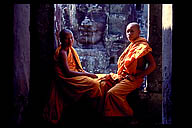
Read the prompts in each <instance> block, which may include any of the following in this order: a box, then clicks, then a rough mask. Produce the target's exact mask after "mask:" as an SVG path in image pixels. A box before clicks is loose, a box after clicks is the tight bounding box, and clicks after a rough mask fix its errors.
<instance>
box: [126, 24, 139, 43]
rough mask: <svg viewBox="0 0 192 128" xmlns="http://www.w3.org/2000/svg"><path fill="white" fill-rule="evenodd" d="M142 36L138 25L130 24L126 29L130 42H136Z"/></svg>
mask: <svg viewBox="0 0 192 128" xmlns="http://www.w3.org/2000/svg"><path fill="white" fill-rule="evenodd" d="M139 34H140V30H139V28H138V26H137V25H132V24H129V25H128V26H127V28H126V36H127V39H128V40H129V41H130V42H133V41H135V40H136V39H137V38H138V37H139Z"/></svg>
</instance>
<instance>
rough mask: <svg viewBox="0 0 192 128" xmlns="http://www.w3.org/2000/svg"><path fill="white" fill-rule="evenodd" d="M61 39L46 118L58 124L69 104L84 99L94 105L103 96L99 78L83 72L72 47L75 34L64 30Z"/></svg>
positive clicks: (60, 35)
mask: <svg viewBox="0 0 192 128" xmlns="http://www.w3.org/2000/svg"><path fill="white" fill-rule="evenodd" d="M59 37H60V42H61V45H60V46H59V47H58V48H57V49H56V52H55V55H54V61H55V73H56V74H55V75H56V77H55V81H54V82H53V84H52V85H51V86H52V87H51V96H50V100H49V104H48V105H49V107H46V110H45V111H47V113H48V114H49V115H45V117H46V118H48V120H49V121H51V122H52V123H58V121H59V120H60V119H61V115H62V112H63V109H64V108H66V107H67V106H68V105H69V104H71V103H74V102H77V101H79V100H80V99H81V98H82V97H83V98H87V99H91V102H92V101H93V104H97V103H96V102H97V101H98V99H99V98H100V97H101V96H102V93H101V90H100V87H99V86H100V85H99V82H98V81H97V80H96V79H94V78H97V76H96V75H95V74H92V73H88V72H85V71H84V70H83V68H82V66H81V63H80V59H79V56H78V54H77V52H76V51H75V49H74V48H73V47H72V45H73V42H74V37H73V33H72V32H71V31H70V30H68V29H63V30H62V31H61V32H60V34H59ZM66 97H67V98H70V100H69V99H67V98H66ZM95 107H96V106H95ZM48 109H49V110H48Z"/></svg>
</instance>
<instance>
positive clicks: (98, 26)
mask: <svg viewBox="0 0 192 128" xmlns="http://www.w3.org/2000/svg"><path fill="white" fill-rule="evenodd" d="M79 32H80V33H79V40H78V41H79V43H81V44H86V45H89V44H97V43H98V42H99V41H101V40H102V38H103V33H104V24H103V23H100V22H95V21H94V20H91V19H89V18H88V17H87V16H86V17H85V19H84V20H83V21H82V22H81V24H80V26H79Z"/></svg>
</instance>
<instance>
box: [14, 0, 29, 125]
mask: <svg viewBox="0 0 192 128" xmlns="http://www.w3.org/2000/svg"><path fill="white" fill-rule="evenodd" d="M13 23H14V25H13V26H14V27H13V35H14V49H13V50H14V51H13V53H14V57H13V58H14V68H13V69H14V76H13V84H14V85H13V86H14V120H15V123H16V124H19V123H21V121H22V114H23V112H24V109H25V107H26V106H27V104H28V93H29V85H30V83H29V80H30V33H29V23H30V5H29V4H15V5H14V22H13Z"/></svg>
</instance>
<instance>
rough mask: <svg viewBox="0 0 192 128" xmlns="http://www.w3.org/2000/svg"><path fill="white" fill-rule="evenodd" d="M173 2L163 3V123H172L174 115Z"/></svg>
mask: <svg viewBox="0 0 192 128" xmlns="http://www.w3.org/2000/svg"><path fill="white" fill-rule="evenodd" d="M172 27H173V11H172V4H163V5H162V52H163V54H162V68H163V74H162V76H163V85H162V91H163V92H162V93H163V101H162V104H163V106H162V107H163V111H162V123H163V124H171V123H172V116H173V108H172V107H173V106H172V105H173V101H172Z"/></svg>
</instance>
